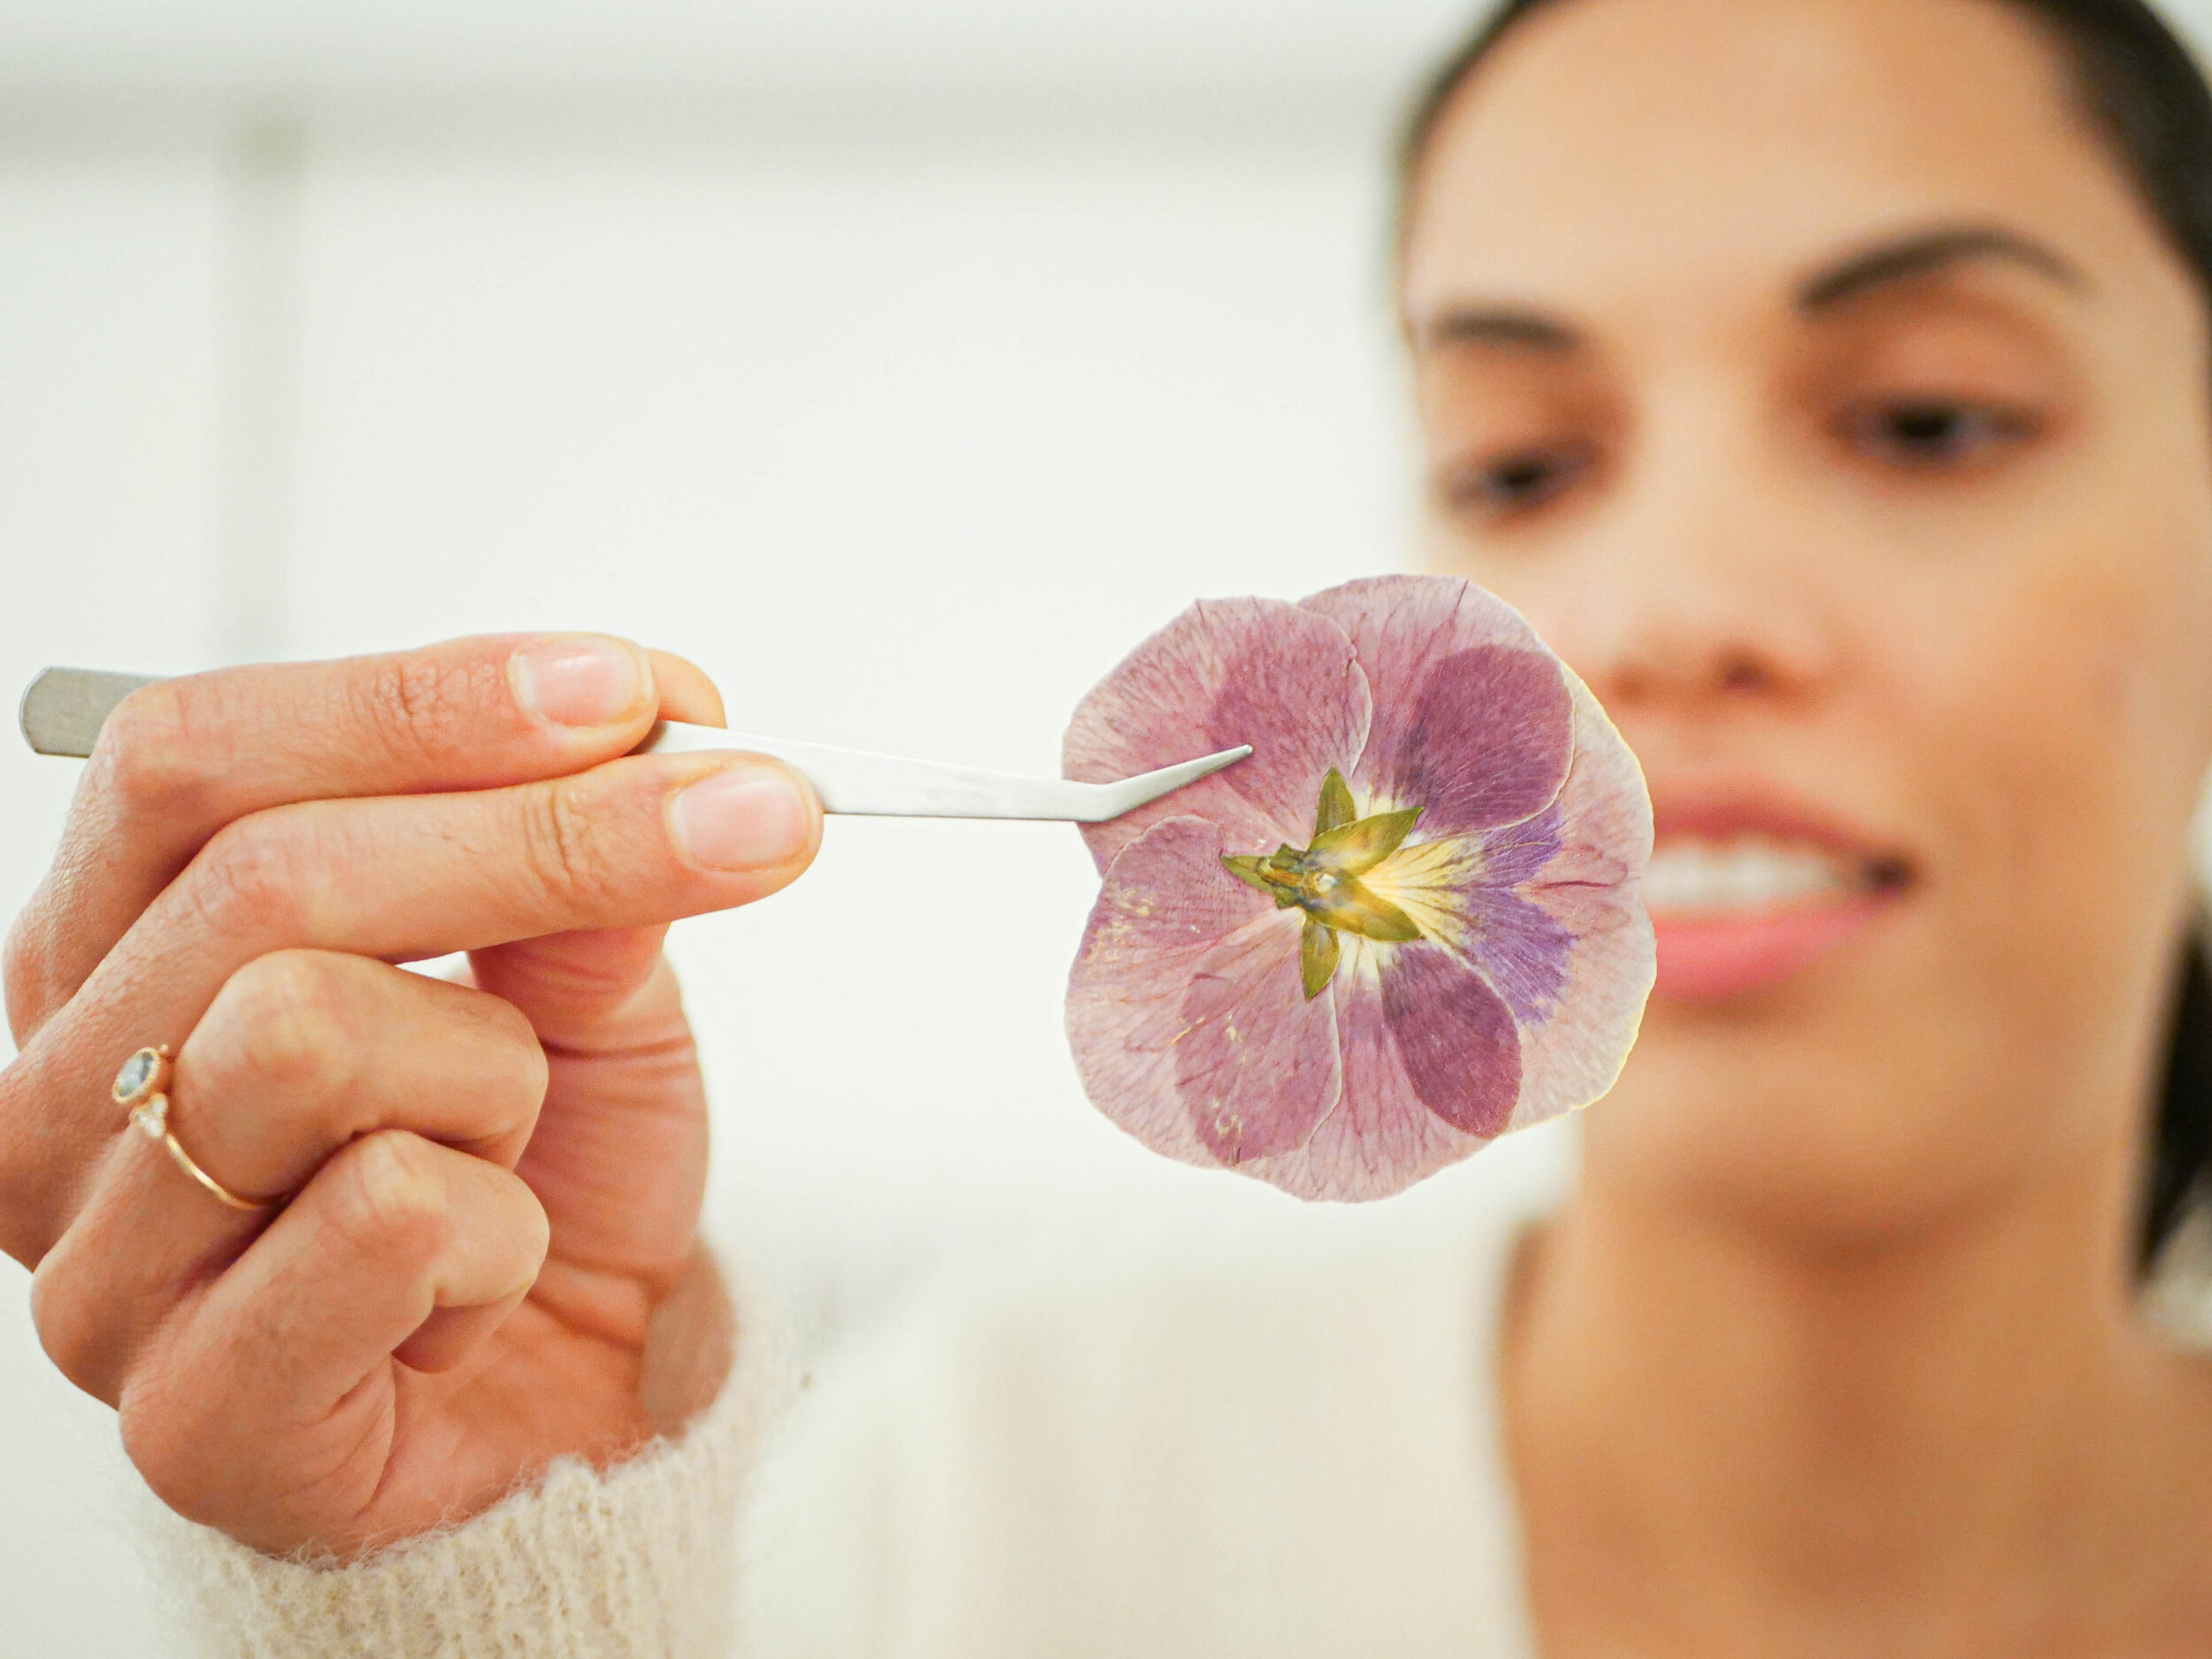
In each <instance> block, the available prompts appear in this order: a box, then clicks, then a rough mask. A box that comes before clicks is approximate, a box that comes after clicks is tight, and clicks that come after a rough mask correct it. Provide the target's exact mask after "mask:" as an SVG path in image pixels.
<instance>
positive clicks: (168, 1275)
mask: <svg viewBox="0 0 2212 1659" xmlns="http://www.w3.org/2000/svg"><path fill="white" fill-rule="evenodd" d="M662 717H665V718H674V719H685V720H692V721H697V722H702V723H707V724H719V723H720V720H721V705H720V701H719V699H718V697H717V695H715V692H714V689H713V687H712V686H711V685H710V684H709V683H708V682H707V680H705V678H704V676H703V675H702V674H700V672H698V671H697V670H696V669H695V668H693V667H692V666H690V664H687V663H684V662H682V661H680V659H678V658H675V657H666V656H663V655H659V654H657V653H647V652H645V651H642V650H640V649H637V648H636V647H634V646H630V645H627V644H625V643H623V642H621V641H614V640H607V639H601V638H597V637H595V636H580V637H557V638H549V639H547V638H518V639H478V640H466V641H457V642H455V643H453V644H449V645H443V646H438V647H434V648H433V649H429V650H426V651H421V652H417V653H413V654H410V655H405V656H396V657H371V658H362V659H358V660H354V661H349V662H341V663H330V664H309V665H301V666H283V667H269V668H249V669H238V670H234V671H227V672H220V673H213V674H206V675H201V676H197V677H195V678H192V679H188V680H172V681H167V682H165V683H161V684H157V685H154V686H150V687H146V688H145V689H144V690H142V691H140V692H138V693H136V694H134V695H133V696H132V697H131V698H130V699H129V700H128V701H127V702H126V703H124V704H123V705H122V706H121V707H120V708H119V710H117V711H116V712H115V714H114V715H113V716H112V717H111V718H110V719H109V721H108V723H107V726H106V728H105V729H104V731H103V733H101V738H100V743H99V747H98V749H97V751H96V753H95V755H94V756H93V758H92V760H91V762H90V764H89V765H88V768H87V770H86V772H85V776H84V779H83V781H82V784H81V787H80V788H79V790H78V792H77V797H76V801H75V803H74V805H73V808H72V810H71V815H70V818H69V823H68V827H67V829H66V831H65V835H64V839H63V844H62V849H61V852H60V855H59V856H58V859H57V861H56V863H55V865H54V867H53V869H52V871H51V872H50V873H49V875H48V876H47V879H46V880H45V882H44V884H43V885H42V887H40V889H39V891H38V893H37V895H35V897H34V898H33V900H32V901H31V903H30V905H29V907H28V908H27V910H25V911H24V913H23V915H22V916H21V917H20V918H19V919H18V921H17V924H16V926H15V928H14V929H13V931H12V933H11V934H10V936H9V940H8V948H7V953H6V959H5V966H6V988H7V1002H8V1013H9V1018H10V1020H11V1022H12V1026H13V1029H14V1032H15V1036H16V1041H17V1043H18V1045H19V1050H20V1052H19V1056H18V1058H17V1059H16V1061H15V1062H14V1064H12V1065H10V1066H9V1067H8V1068H7V1069H6V1071H4V1072H0V1245H4V1247H5V1248H6V1249H7V1251H8V1252H9V1254H11V1255H12V1256H15V1257H16V1259H17V1260H19V1261H20V1262H22V1263H25V1264H26V1265H27V1266H30V1267H33V1268H35V1270H36V1271H35V1279H34V1281H33V1286H32V1296H33V1305H34V1310H35V1315H36V1318H37V1323H38V1329H39V1333H40V1337H41V1339H42V1341H43V1342H44V1344H45V1346H46V1349H47V1352H48V1353H49V1354H50V1355H51V1356H52V1357H53V1359H54V1361H55V1363H57V1364H58V1365H59V1366H60V1367H61V1369H62V1371H64V1372H65V1374H66V1375H67V1376H68V1377H69V1379H71V1380H72V1381H73V1382H74V1383H75V1384H76V1385H77V1386H79V1387H81V1388H82V1389H84V1390H85V1391H86V1392H87V1393H88V1394H94V1395H96V1396H97V1397H98V1398H100V1399H102V1400H104V1401H106V1402H109V1403H111V1405H114V1406H115V1407H116V1408H117V1409H118V1410H119V1413H120V1415H121V1428H122V1434H123V1442H124V1446H125V1448H126V1449H127V1451H128V1453H129V1454H130V1456H131V1457H132V1459H133V1461H134V1463H136V1464H137V1465H138V1467H139V1469H140V1471H142V1473H143V1474H144V1476H145V1477H146V1479H147V1480H148V1481H149V1483H150V1485H151V1486H153V1489H154V1490H155V1491H156V1492H157V1493H158V1494H160V1495H161V1496H162V1498H164V1499H165V1501H166V1502H168V1503H169V1504H170V1505H171V1506H172V1507H173V1508H174V1509H177V1510H179V1511H180V1512H181V1513H182V1514H184V1515H186V1516H188V1517H192V1518H193V1519H195V1520H198V1521H202V1522H204V1523H206V1524H208V1525H212V1526H217V1527H220V1528H221V1529H223V1530H224V1531H226V1532H229V1533H231V1534H232V1535H233V1536H234V1537H237V1538H239V1539H242V1540H245V1541H246V1542H248V1543H250V1544H253V1545H255V1546H257V1547H259V1548H264V1549H267V1550H271V1551H285V1550H289V1549H292V1548H296V1547H298V1546H301V1545H311V1546H315V1547H319V1548H327V1549H331V1550H336V1551H339V1552H345V1551H349V1550H354V1549H358V1548H361V1547H363V1546H364V1545H365V1544H367V1543H369V1542H371V1541H373V1540H385V1539H389V1538H393V1537H396V1536H402V1535H405V1534H408V1533H411V1532H419V1531H421V1530H423V1529H425V1528H426V1527H429V1526H431V1525H435V1524H436V1523H438V1522H439V1521H441V1520H443V1519H449V1518H453V1517H458V1516H463V1515H466V1514H469V1513H472V1512H473V1511H474V1510H477V1509H481V1508H484V1507H485V1506H487V1505H488V1504H489V1503H491V1502H495V1500H496V1499H497V1498H498V1497H499V1496H500V1495H501V1494H503V1493H504V1492H505V1491H506V1490H507V1489H508V1488H509V1487H510V1486H511V1485H512V1483H513V1481H514V1480H515V1479H516V1478H517V1477H518V1475H522V1474H525V1473H526V1472H527V1471H530V1470H532V1469H534V1468H535V1467H536V1466H538V1465H540V1464H541V1463H544V1462H545V1461H546V1460H548V1459H549V1458H551V1457H553V1456H556V1455H560V1454H563V1453H568V1452H580V1453H583V1454H586V1455H592V1456H595V1457H596V1458H599V1459H602V1460H607V1459H611V1458H614V1457H618V1456H619V1455H623V1454H624V1453H626V1451H628V1450H631V1449H633V1448H635V1447H636V1446H637V1445H638V1444H639V1443H640V1442H641V1440H644V1439H646V1438H649V1436H650V1435H651V1434H652V1433H653V1432H654V1431H655V1427H656V1420H655V1416H654V1413H653V1412H652V1411H651V1410H650V1409H649V1406H648V1403H647V1400H646V1398H645V1395H644V1394H642V1393H641V1360H642V1356H643V1353H644V1349H645V1339H646V1333H647V1327H648V1325H649V1322H650V1321H651V1320H652V1318H653V1316H654V1313H655V1310H656V1309H657V1307H660V1306H661V1305H662V1304H663V1303H664V1302H665V1301H666V1300H667V1299H668V1298H670V1297H671V1296H672V1294H675V1293H676V1292H677V1291H678V1289H679V1287H680V1286H684V1285H686V1284H687V1283H692V1282H695V1280H694V1279H689V1278H687V1276H689V1275H693V1274H695V1273H696V1272H697V1271H699V1268H700V1263H701V1259H702V1258H700V1257H699V1256H698V1253H697V1246H696V1241H695V1240H696V1230H697V1223H698V1216H699V1206H700V1199H701V1194H702V1192H703V1183H704V1179H705V1166H706V1113H705V1103H704V1095H703V1090H702V1087H701V1084H700V1079H699V1070H698V1064H697V1061H696V1058H695V1054H694V1050H693V1047H692V1041H691V1035H690V1031H689V1028H688V1026H687V1025H686V1023H685V1019H684V1015H683V1010H682V1008H681V1005H680V1001H679V998H678V995H677V989H676V983H675V979H674V977H673V976H672V973H671V972H670V971H669V968H668V965H667V964H666V962H665V961H664V958H663V957H662V955H661V941H662V936H663V934H664V932H665V931H666V925H667V924H668V923H669V922H670V921H671V920H672V919H674V918H678V917H681V916H687V915H693V914H695V913H697V912H700V911H703V910H719V909H723V908H726V907H727V906H731V905H736V904H743V903H746V902H749V901H751V900H753V899H757V898H759V897H760V896H762V895H764V894H767V893H771V892H773V891H775V890H776V889H777V888H779V887H783V886H784V885H785V884H786V883H787V882H789V881H790V880H792V879H794V878H795V877H796V876H797V875H798V874H799V872H801V871H802V870H803V869H804V868H805V867H806V865H807V864H808V862H809V861H810V859H811V858H812V857H813V855H814V851H815V849H816V847H817V845H818V841H819V838H820V827H821V818H820V808H819V805H818V803H816V801H815V799H814V796H813V793H812V791H811V790H810V789H809V788H808V787H807V785H806V783H805V781H804V780H803V779H801V778H799V777H798V776H797V774H795V773H794V772H790V771H789V770H788V769H787V768H785V767H783V766H781V765H780V764H777V763H775V762H773V761H770V760H766V759H763V758H761V757H744V758H740V757H735V756H712V755H681V756H674V755H672V756H629V755H628V751H629V750H630V749H633V748H634V747H635V745H636V744H637V743H638V742H639V741H641V739H642V738H643V737H644V735H645V734H646V733H647V732H648V731H649V729H650V728H651V726H652V724H653V722H654V720H655V719H656V718H662ZM457 950H465V951H467V952H469V953H470V962H471V967H472V974H473V979H474V984H473V985H472V986H462V985H454V984H449V983H446V982H444V981H441V980H437V979H430V978H427V977H425V976H423V975H420V974H415V973H410V972H405V971H404V970H403V969H401V968H399V967H396V966H395V965H393V964H397V963H403V962H407V961H411V960H418V959H421V958H426V957H430V956H442V955H444V954H446V953H448V952H450V951H457ZM163 1043H168V1044H171V1045H173V1049H174V1054H175V1060H174V1069H173V1083H172V1086H171V1087H170V1089H169V1091H168V1092H169V1094H170V1099H171V1106H170V1118H169V1123H170V1127H171V1129H172V1130H173V1132H174V1133H175V1134H176V1137H177V1140H178V1142H179V1144H180V1146H182V1147H183V1148H185V1149H186V1150H187V1151H188V1153H189V1154H190V1155H191V1156H192V1157H193V1159H194V1160H195V1161H196V1162H197V1163H198V1164H200V1165H201V1166H202V1167H203V1168H204V1169H205V1170H206V1171H208V1173H209V1174H210V1175H211V1176H212V1177H213V1178H214V1179H216V1180H218V1181H219V1182H221V1183H222V1184H223V1185H224V1186H225V1187H227V1188H228V1189H229V1190H230V1191H232V1192H233V1193H238V1194H291V1197H290V1201H289V1202H288V1203H287V1204H286V1205H285V1206H284V1207H283V1208H281V1209H280V1210H273V1211H263V1212H257V1213H242V1212H241V1211H238V1210H231V1209H227V1208H226V1207H225V1206H224V1205H223V1204H221V1203H220V1202H218V1201H217V1200H216V1199H215V1197H214V1196H213V1195H211V1194H209V1193H208V1192H206V1191H204V1190H203V1189H202V1188H201V1187H198V1186H197V1185H196V1184H195V1183H194V1182H193V1181H192V1180H191V1179H189V1177H188V1175H187V1174H186V1173H185V1172H184V1171H182V1170H180V1168H179V1167H178V1166H177V1165H176V1164H173V1162H172V1161H171V1159H170V1158H169V1156H167V1154H166V1152H165V1149H164V1148H162V1147H161V1146H160V1145H158V1144H157V1143H156V1142H153V1141H148V1140H147V1139H146V1138H145V1137H144V1136H142V1135H141V1134H139V1133H136V1132H135V1131H133V1130H131V1129H130V1128H129V1127H128V1125H127V1120H126V1118H125V1114H124V1112H123V1110H121V1109H120V1108H119V1107H118V1106H116V1105H115V1103H114V1102H113V1101H112V1100H111V1098H110V1087H111V1083H112V1081H113V1079H114V1077H115V1074H116V1071H117V1069H118V1067H119V1066H120V1065H121V1064H122V1063H123V1061H124V1060H125V1059H127V1057H128V1056H130V1055H131V1054H132V1052H133V1051H134V1050H135V1049H137V1048H141V1047H146V1046H156V1045H159V1044H163Z"/></svg>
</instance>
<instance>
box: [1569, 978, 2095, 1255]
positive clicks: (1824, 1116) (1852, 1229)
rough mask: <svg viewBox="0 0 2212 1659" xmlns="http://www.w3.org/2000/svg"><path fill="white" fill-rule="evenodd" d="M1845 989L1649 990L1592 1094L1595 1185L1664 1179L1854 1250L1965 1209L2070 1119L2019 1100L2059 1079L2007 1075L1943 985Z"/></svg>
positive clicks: (1722, 1205) (1711, 1208) (1734, 1211)
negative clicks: (1637, 1026)
mask: <svg viewBox="0 0 2212 1659" xmlns="http://www.w3.org/2000/svg"><path fill="white" fill-rule="evenodd" d="M1823 977H1825V976H1823ZM1839 988H1840V987H1830V994H1828V995H1823V993H1822V987H1818V986H1816V985H1813V984H1804V985H1800V986H1796V987H1783V988H1780V989H1776V990H1771V991H1768V992H1766V993H1764V994H1762V995H1755V996H1743V997H1739V998H1735V999H1731V1000H1728V1001H1725V1002H1722V1001H1718V1000H1713V999H1701V1000H1697V1001H1694V1002H1680V1001H1674V1000H1655V1002H1654V1003H1653V1004H1652V1007H1651V1010H1650V1011H1649V1012H1648V1013H1647V1016H1646V1018H1645V1022H1644V1030H1643V1035H1642V1036H1641V1038H1640V1040H1639V1041H1638V1044H1637V1048H1636V1052H1635V1053H1634V1054H1633V1055H1632V1056H1631V1058H1630V1060H1629V1063H1628V1066H1627V1068H1626V1070H1625V1071H1624V1072H1623V1073H1622V1077H1621V1080H1620V1082H1619V1084H1618V1085H1617V1086H1616V1087H1615V1088H1614V1090H1613V1092H1612V1094H1610V1095H1609V1096H1608V1097H1607V1098H1606V1099H1605V1100H1604V1101H1602V1102H1599V1103H1598V1104H1597V1105H1595V1106H1594V1107H1593V1108H1591V1109H1590V1120H1589V1123H1588V1125H1587V1129H1586V1137H1585V1155H1584V1156H1585V1168H1586V1171H1588V1173H1589V1176H1590V1178H1591V1179H1592V1180H1593V1182H1594V1187H1595V1188H1596V1189H1597V1190H1600V1191H1602V1190H1604V1189H1605V1188H1607V1187H1615V1186H1617V1184H1619V1183H1621V1182H1623V1181H1625V1182H1628V1183H1632V1184H1633V1185H1634V1186H1635V1187H1638V1188H1640V1189H1641V1190H1644V1191H1649V1190H1651V1189H1652V1188H1653V1187H1654V1186H1655V1185H1657V1186H1659V1187H1665V1188H1667V1189H1670V1190H1671V1194H1672V1195H1673V1196H1675V1197H1676V1198H1678V1199H1681V1200H1684V1201H1686V1202H1687V1204H1688V1205H1689V1207H1690V1208H1691V1209H1692V1210H1694V1211H1696V1212H1701V1213H1704V1214H1706V1215H1709V1216H1711V1217H1713V1218H1714V1219H1716V1220H1720V1221H1732V1222H1735V1223H1738V1224H1740V1225H1755V1226H1757V1227H1759V1228H1760V1229H1762V1230H1763V1231H1766V1232H1770V1233H1773V1232H1780V1233H1790V1234H1797V1235H1801V1237H1802V1238H1803V1240H1804V1241H1805V1242H1806V1244H1807V1245H1808V1246H1809V1247H1814V1248H1834V1249H1849V1248H1870V1247H1874V1246H1878V1245H1879V1244H1881V1243H1883V1242H1885V1241H1887V1240H1896V1239H1899V1238H1901V1237H1903V1236H1907V1235H1909V1234H1912V1233H1920V1232H1924V1230H1926V1229H1928V1228H1930V1227H1932V1226H1940V1225H1946V1224H1947V1223H1949V1222H1952V1221H1955V1220H1956V1219H1958V1218H1959V1217H1962V1216H1964V1215H1967V1214H1970V1213H1972V1212H1973V1211H1975V1210H1978V1209H1979V1208H1980V1207H1982V1206H1984V1205H1985V1204H1987V1203H1988V1202H1992V1201H1993V1199H1995V1198H1996V1197H1998V1196H1999V1195H2000V1194H2002V1193H2003V1192H2004V1191H2005V1190H2006V1189H2007V1188H2008V1187H2009V1186H2012V1185H2013V1184H2015V1183H2016V1181H2017V1180H2019V1179H2022V1178H2023V1176H2024V1173H2025V1171H2026V1170H2027V1168H2028V1166H2029V1164H2031V1163H2032V1159H2033V1157H2034V1156H2035V1152H2034V1148H2037V1147H2038V1146H2039V1145H2044V1146H2047V1145H2048V1143H2049V1141H2050V1139H2051V1137H2052V1134H2053V1133H2054V1132H2055V1131H2056V1130H2057V1129H2058V1128H2059V1127H2060V1126H2059V1125H2049V1124H2041V1125H2039V1124H2038V1123H2036V1122H2034V1121H2032V1118H2029V1117H2024V1111H2026V1112H2028V1113H2032V1111H2033V1110H2035V1108H2034V1107H2033V1106H2032V1105H2029V1104H2027V1102H2036V1101H2043V1102H2047V1101H2048V1100H2049V1099H2050V1098H2051V1096H2050V1094H2049V1092H2048V1090H2047V1089H2045V1090H2036V1089H2034V1088H2032V1087H2029V1086H2028V1079H2020V1078H2016V1077H2014V1076H2012V1075H2010V1073H2011V1071H2012V1070H2013V1068H2012V1067H2010V1066H2008V1065H2006V1064H2003V1063H2002V1062H2001V1061H1999V1060H1998V1059H1997V1058H1996V1056H1997V1054H1998V1052H1999V1045H1997V1044H1996V1043H1995V1042H1994V1041H1989V1042H1980V1041H1965V1040H1962V1036H1963V1033H1962V1032H1961V1030H1960V1029H1959V1027H1958V1023H1957V1022H1955V1021H1952V1020H1947V1019H1945V1018H1943V1017H1942V1015H1941V1013H1940V1011H1939V1009H1940V1003H1939V1002H1937V1001H1936V1000H1934V999H1932V998H1927V997H1921V998H1910V997H1900V996H1898V995H1896V994H1895V993H1894V991H1893V990H1891V991H1885V992H1882V993H1879V994H1876V993H1875V992H1874V991H1873V989H1872V987H1855V988H1856V990H1857V992H1858V994H1856V995H1853V994H1850V993H1849V992H1848V991H1847V992H1845V994H1843V995H1835V994H1834V992H1835V990H1836V989H1839ZM2043 1110H2045V1111H2046V1112H2047V1111H2048V1110H2049V1108H2048V1107H2047V1106H2045V1107H2044V1108H2043Z"/></svg>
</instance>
